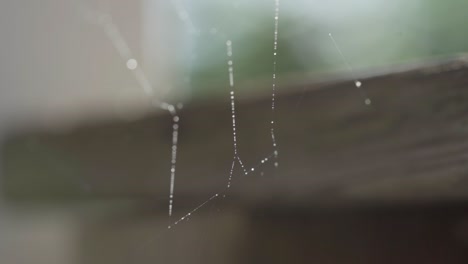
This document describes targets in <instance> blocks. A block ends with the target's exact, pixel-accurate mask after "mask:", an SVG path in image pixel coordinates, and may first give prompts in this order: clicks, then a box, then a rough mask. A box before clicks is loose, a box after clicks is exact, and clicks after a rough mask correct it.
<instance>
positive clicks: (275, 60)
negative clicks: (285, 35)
mask: <svg viewBox="0 0 468 264" xmlns="http://www.w3.org/2000/svg"><path fill="white" fill-rule="evenodd" d="M278 22H279V0H275V32H274V41H273V83H272V89H271V90H272V94H271V114H272V120H271V128H270V134H271V142H272V144H273V149H274V152H273V153H274V157H275V167H278V146H277V143H276V137H275V98H276V62H277V55H278ZM262 162H263V163H264V162H265V159H263V160H262Z"/></svg>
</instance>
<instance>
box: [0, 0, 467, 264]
mask: <svg viewBox="0 0 468 264" xmlns="http://www.w3.org/2000/svg"><path fill="white" fill-rule="evenodd" d="M274 8H275V2H274V0H255V1H252V0H229V1H227V0H197V1H191V0H172V1H162V0H137V1H126V0H42V1H31V0H18V1H5V0H3V1H0V36H1V46H0V58H1V60H0V135H2V139H3V138H4V137H3V135H6V133H7V132H10V131H12V130H14V129H17V128H18V127H30V126H36V127H37V126H40V127H53V128H54V129H57V130H59V131H64V130H65V131H66V130H70V129H72V128H73V127H74V126H76V125H78V124H79V123H80V121H83V120H89V119H93V120H105V119H109V118H111V119H118V120H135V119H138V118H139V117H141V116H143V115H144V114H145V113H147V112H149V111H150V112H151V111H154V106H153V105H152V104H151V102H152V100H154V99H158V100H164V101H168V102H174V103H179V102H183V103H186V102H192V101H200V102H203V101H208V100H216V98H224V97H226V96H227V95H228V88H227V87H228V78H227V77H228V75H227V66H226V45H225V43H226V41H227V40H232V43H233V54H234V55H233V59H234V67H235V68H234V77H235V81H236V89H237V90H238V91H239V93H241V94H243V95H245V96H250V95H251V94H252V95H253V94H256V93H262V92H263V93H267V94H268V93H269V91H270V89H271V86H270V84H271V76H272V68H273V32H274ZM467 8H468V1H464V0H446V1H436V0H414V1H404V0H396V1H384V0H352V1H343V0H329V1H316V0H288V1H286V0H284V1H280V22H279V47H278V54H279V55H278V68H277V70H278V83H279V88H278V89H283V90H284V89H287V87H288V85H287V84H291V83H300V82H306V81H309V80H314V79H316V78H320V77H321V76H327V75H329V74H332V73H333V74H334V73H338V74H340V75H342V76H352V73H351V72H350V71H349V70H348V68H347V66H346V63H344V62H343V59H342V57H341V55H340V53H339V52H338V50H337V49H336V48H335V46H334V45H333V42H332V40H331V39H330V37H329V33H332V34H333V36H334V38H335V40H336V42H337V44H338V46H339V47H340V49H341V51H342V52H343V54H344V56H345V57H346V60H347V61H348V63H349V64H350V65H351V66H352V68H353V69H354V70H355V71H359V72H363V71H368V70H376V69H380V70H382V71H385V69H387V68H391V67H392V66H395V65H402V64H407V63H411V62H414V61H421V60H424V59H429V58H434V57H445V56H449V55H454V54H459V53H464V52H466V50H467V47H468V35H465V34H463V32H464V27H465V26H466V22H468V20H467V16H466V10H467ZM109 25H111V26H109ZM116 31H117V33H116ZM130 59H132V62H134V63H137V65H138V67H139V69H142V71H143V72H144V74H145V77H144V78H145V80H147V81H148V82H149V83H151V87H152V90H153V93H152V94H150V95H149V94H148V93H147V92H145V91H144V89H143V88H142V86H141V82H139V81H138V77H137V78H135V75H134V74H133V73H132V71H131V70H129V69H130V68H132V66H131V65H129V60H130ZM0 166H1V164H0ZM58 166H64V167H65V168H64V170H67V166H68V165H63V164H60V165H58ZM58 204H59V205H57V203H56V202H52V203H50V204H48V203H41V204H40V205H37V204H35V203H34V202H31V201H30V202H26V203H14V202H13V203H11V202H9V201H5V200H0V234H1V235H0V262H1V263H48V264H53V263H132V262H131V259H132V258H133V257H134V256H126V257H127V260H126V261H125V260H122V259H118V260H117V259H116V260H114V259H112V258H104V257H102V256H101V255H106V254H107V255H112V254H114V253H113V252H114V251H125V250H126V248H127V247H129V246H131V245H128V244H125V243H121V244H118V243H117V242H115V241H116V239H117V238H119V237H120V235H122V236H125V235H128V236H135V237H138V234H140V235H142V236H143V234H145V233H146V231H147V229H144V228H143V226H147V225H150V224H149V223H151V228H153V229H151V230H152V232H153V231H154V233H158V232H159V233H160V230H164V229H165V228H166V220H165V218H159V217H156V216H154V215H152V214H149V215H150V216H148V215H146V214H144V213H143V216H142V217H139V218H137V219H138V220H137V221H134V220H132V219H126V218H125V217H123V218H124V220H122V221H123V222H124V223H126V222H125V221H129V222H132V223H134V224H132V225H131V226H130V227H128V226H127V225H125V228H127V229H125V228H122V229H121V230H120V232H121V233H118V235H115V233H114V232H113V231H111V230H107V231H106V230H104V231H103V229H102V226H103V225H104V226H105V224H98V223H100V221H101V220H102V218H104V219H108V218H109V215H112V216H114V215H117V218H119V219H121V218H122V217H121V215H120V214H122V211H124V212H128V211H130V212H133V210H135V207H138V206H136V205H135V204H136V203H135V201H128V200H119V201H115V200H112V201H108V200H105V199H103V200H98V201H87V202H79V201H76V202H67V203H66V204H65V205H64V204H61V203H58ZM164 208H165V207H164ZM215 209H216V207H215ZM215 209H214V210H215ZM227 211H229V210H227ZM233 214H234V213H233ZM234 215H235V216H230V217H226V218H227V219H228V220H226V221H222V224H219V225H220V226H221V227H218V230H224V231H226V230H228V231H226V232H227V234H224V233H223V232H221V234H220V236H224V235H225V236H230V235H232V234H231V233H230V232H234V231H232V230H236V227H233V226H238V225H241V223H243V222H242V220H238V221H237V220H236V219H237V218H242V214H234ZM239 215H240V216H239ZM228 216H229V214H228ZM236 217H237V218H236ZM111 218H112V217H111ZM125 219H126V220H125ZM232 219H234V220H232ZM102 221H103V220H102ZM200 221H202V222H203V221H204V220H200ZM159 222H161V224H154V223H159ZM162 222H164V223H162ZM212 222H213V221H211V222H210V221H207V222H206V223H205V222H203V223H202V225H207V226H211V225H213V223H212ZM118 224H122V223H120V222H119V223H118ZM122 225H124V224H122ZM224 225H226V226H227V227H226V228H225V229H223V227H222V226H224ZM95 229H97V230H99V231H96V230H95ZM104 229H105V228H104ZM83 230H84V231H83ZM93 232H104V234H113V235H108V236H106V235H102V236H99V237H100V238H99V239H101V240H102V241H100V242H96V241H97V240H95V239H96V238H95V237H93V236H92V234H93ZM106 232H108V233H106ZM122 232H123V233H124V234H123V233H122ZM161 232H162V231H161ZM184 232H185V233H184ZM197 232H198V231H196V230H189V229H186V230H184V231H180V232H179V233H180V237H182V238H184V237H190V236H189V235H188V234H191V235H192V236H193V237H196V236H197V235H200V236H203V235H204V234H198V233H197ZM234 233H235V232H234ZM86 236H89V238H88V239H90V240H91V239H92V241H95V242H96V243H95V244H94V245H95V246H96V245H98V246H99V245H107V247H106V248H105V249H104V248H97V247H98V246H96V247H92V246H89V247H88V248H87V247H86V246H87V245H89V244H86V243H84V242H83V241H88V240H86V239H84V240H83V237H85V238H86ZM171 237H172V240H171ZM174 237H175V235H174V236H166V237H164V238H163V239H159V238H158V239H159V240H158V239H156V238H154V240H151V239H149V238H145V239H148V241H152V242H148V243H150V246H149V247H150V248H152V247H153V248H159V249H161V250H160V251H158V252H163V251H164V248H165V247H168V246H167V245H166V242H167V241H172V242H171V243H176V244H177V243H179V242H177V240H176V239H175V238H174ZM137 240H138V239H137ZM112 243H117V244H118V245H114V246H111V245H113V244H112ZM210 243H211V244H210ZM202 247H203V246H202ZM204 247H206V248H207V247H214V248H216V247H219V248H222V245H218V244H216V243H215V242H212V241H211V242H208V245H205V246H204ZM138 248H140V247H138ZM192 249H193V248H192ZM192 249H187V248H186V249H184V250H187V252H188V251H190V250H192ZM142 251H143V250H142ZM193 251H194V253H193V254H195V255H197V254H203V253H200V252H203V250H201V249H198V248H197V249H193ZM132 252H135V250H133V251H132ZM136 252H138V250H136ZM145 252H147V251H145ZM140 253H141V252H140ZM140 253H139V256H140V257H141V258H142V259H145V257H143V256H142V255H141V254H140ZM135 254H137V253H135ZM154 254H155V256H147V259H159V260H160V261H163V260H164V258H163V257H161V254H162V253H161V254H159V255H158V253H154ZM219 254H220V255H222V254H221V253H219ZM162 255H164V254H162ZM189 255H190V254H189ZM197 256H198V255H197ZM166 260H167V259H166ZM119 261H121V262H119ZM181 261H183V260H182V259H181ZM175 262H177V261H175ZM133 263H135V262H133ZM165 263H167V262H165Z"/></svg>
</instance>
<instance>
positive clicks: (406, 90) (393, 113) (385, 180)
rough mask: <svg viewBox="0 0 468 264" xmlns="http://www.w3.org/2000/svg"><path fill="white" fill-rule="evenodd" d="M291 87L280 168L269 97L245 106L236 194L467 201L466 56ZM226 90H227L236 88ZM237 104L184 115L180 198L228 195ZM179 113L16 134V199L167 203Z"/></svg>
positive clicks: (280, 119)
mask: <svg viewBox="0 0 468 264" xmlns="http://www.w3.org/2000/svg"><path fill="white" fill-rule="evenodd" d="M361 81H362V84H363V86H362V88H364V89H366V92H367V93H368V95H369V97H370V98H371V99H372V105H370V106H367V105H365V104H364V101H363V100H364V99H363V98H362V97H361V96H360V93H359V92H358V91H357V90H356V88H355V87H354V83H353V82H352V81H349V80H345V81H329V82H326V83H316V84H314V83H310V84H307V85H302V86H300V87H297V86H296V87H291V89H282V91H283V92H281V93H280V94H279V95H278V97H277V112H276V121H277V122H276V123H277V127H276V132H277V140H278V144H279V160H278V162H279V166H278V167H277V168H275V167H274V166H273V162H267V163H265V164H262V163H260V161H261V160H262V159H263V158H265V157H267V156H270V155H271V154H272V152H273V148H272V146H271V139H270V130H269V126H270V120H271V98H270V96H269V95H268V94H267V95H265V96H263V97H262V96H260V97H255V98H250V99H242V100H239V101H238V102H237V105H236V111H237V131H238V138H237V139H238V148H239V154H240V157H241V158H242V160H243V162H244V164H245V165H246V166H247V167H248V168H251V167H255V171H254V172H252V173H249V174H248V175H244V174H243V173H242V172H241V169H240V166H236V168H235V171H234V175H233V184H232V188H230V189H229V191H228V192H227V194H228V196H229V197H230V198H232V199H237V200H242V201H245V202H249V203H250V202H255V203H263V202H265V203H271V202H274V203H275V204H278V205H280V204H285V205H291V204H294V205H296V206H302V205H303V206H310V205H313V204H324V203H325V204H356V203H362V202H372V203H386V202H395V201H401V202H433V201H440V200H447V199H449V200H452V199H455V200H465V199H466V198H467V197H468V189H467V188H466V186H465V184H466V183H467V182H468V175H467V171H468V163H467V162H466V158H467V157H468V156H467V155H468V152H467V150H468V141H467V139H468V136H467V132H468V118H467V116H468V115H467V114H468V87H467V85H468V68H467V61H466V59H465V58H459V59H455V60H451V61H449V62H440V63H438V64H436V65H429V66H420V67H418V68H417V69H412V70H406V71H403V72H395V73H390V74H384V75H379V76H374V77H369V78H365V79H362V80H361ZM226 94H228V91H227V92H226ZM230 111H231V110H230V102H229V98H228V96H227V97H226V98H223V99H220V100H217V101H212V102H208V103H203V104H192V105H188V106H187V107H184V108H183V109H182V110H181V111H180V130H179V131H180V134H179V137H180V140H179V145H178V158H177V174H176V181H175V197H176V198H175V199H176V203H178V204H179V205H180V204H184V203H185V202H187V203H190V202H191V201H193V200H197V201H203V199H207V198H209V197H211V196H212V195H214V194H215V193H222V194H225V191H226V185H227V181H228V176H229V171H230V168H231V164H232V157H233V144H232V127H231V113H230ZM171 133H172V122H171V116H170V115H168V114H166V113H158V114H154V115H152V116H149V117H146V118H144V119H141V120H138V121H133V122H123V121H109V122H102V123H99V124H87V125H83V126H81V127H79V128H77V129H75V130H73V131H71V132H67V133H63V134H57V133H52V132H47V131H41V132H37V131H36V132H34V131H27V132H24V133H15V134H12V135H11V136H10V137H8V139H7V141H6V142H5V144H4V146H3V148H2V151H3V155H2V156H3V161H2V162H3V169H4V171H3V173H4V177H3V181H4V182H3V183H2V186H3V188H4V189H5V193H6V194H7V197H9V198H12V199H13V198H15V199H17V198H22V199H38V198H47V199H51V198H53V199H55V198H78V197H81V198H83V197H89V198H96V197H113V198H140V197H152V199H155V200H158V201H162V202H164V203H165V202H167V198H168V195H169V184H170V183H169V178H170V177H169V175H170V173H169V170H170V157H171V137H172V135H171Z"/></svg>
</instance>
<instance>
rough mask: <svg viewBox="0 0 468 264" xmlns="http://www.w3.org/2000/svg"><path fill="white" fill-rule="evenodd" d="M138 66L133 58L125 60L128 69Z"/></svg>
mask: <svg viewBox="0 0 468 264" xmlns="http://www.w3.org/2000/svg"><path fill="white" fill-rule="evenodd" d="M137 67H138V62H137V61H136V60H135V59H129V60H128V61H127V68H128V69H129V70H135V69H136V68H137Z"/></svg>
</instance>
